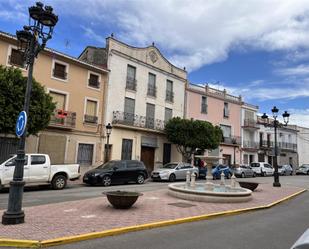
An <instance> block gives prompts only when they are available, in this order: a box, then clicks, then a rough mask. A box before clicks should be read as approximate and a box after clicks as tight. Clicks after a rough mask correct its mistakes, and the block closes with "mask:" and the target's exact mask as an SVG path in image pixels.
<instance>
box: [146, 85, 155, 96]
mask: <svg viewBox="0 0 309 249" xmlns="http://www.w3.org/2000/svg"><path fill="white" fill-rule="evenodd" d="M147 95H148V96H151V97H156V96H157V87H155V86H148V89H147Z"/></svg>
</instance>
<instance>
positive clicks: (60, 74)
mask: <svg viewBox="0 0 309 249" xmlns="http://www.w3.org/2000/svg"><path fill="white" fill-rule="evenodd" d="M53 76H54V77H56V78H59V79H63V80H66V79H67V76H68V74H67V72H65V71H63V70H56V69H54V70H53Z"/></svg>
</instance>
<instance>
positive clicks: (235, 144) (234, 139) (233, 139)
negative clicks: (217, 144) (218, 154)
mask: <svg viewBox="0 0 309 249" xmlns="http://www.w3.org/2000/svg"><path fill="white" fill-rule="evenodd" d="M232 144H233V145H234V147H233V148H234V159H233V168H234V169H235V168H236V154H235V150H236V146H237V141H236V138H232Z"/></svg>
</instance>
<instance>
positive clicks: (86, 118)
mask: <svg viewBox="0 0 309 249" xmlns="http://www.w3.org/2000/svg"><path fill="white" fill-rule="evenodd" d="M84 121H85V123H90V124H97V123H98V117H97V116H92V115H87V114H85V115H84Z"/></svg>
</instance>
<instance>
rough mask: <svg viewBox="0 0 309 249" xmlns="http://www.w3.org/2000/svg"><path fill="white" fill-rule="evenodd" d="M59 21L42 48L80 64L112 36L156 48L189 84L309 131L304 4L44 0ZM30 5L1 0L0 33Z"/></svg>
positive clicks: (308, 28) (286, 0)
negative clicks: (285, 113) (203, 86)
mask: <svg viewBox="0 0 309 249" xmlns="http://www.w3.org/2000/svg"><path fill="white" fill-rule="evenodd" d="M42 2H43V3H44V4H46V5H51V6H52V7H53V8H54V12H55V13H56V14H57V15H58V16H59V22H58V23H57V26H56V27H55V32H54V34H53V38H52V39H51V40H50V41H49V42H48V47H50V48H53V49H56V50H58V51H60V52H63V53H66V54H69V55H71V56H76V57H77V56H79V54H80V53H81V52H82V51H83V49H84V48H85V47H86V46H88V45H92V46H98V47H105V38H106V37H108V36H110V35H111V33H113V34H114V37H115V38H116V39H118V40H121V41H123V42H125V43H127V44H129V45H132V46H137V47H146V46H149V45H151V44H152V42H154V43H155V46H156V47H157V48H158V49H160V51H161V52H162V53H163V54H164V56H165V57H166V58H167V59H168V60H169V61H170V62H172V63H173V64H174V65H176V66H178V67H180V68H183V67H186V70H187V71H188V79H189V81H190V82H191V83H194V84H206V83H208V84H209V85H210V86H211V87H214V88H217V89H221V90H223V89H226V90H227V91H228V92H229V93H231V94H233V95H236V96H238V95H241V96H242V97H243V99H244V100H245V102H247V103H250V104H254V105H258V106H259V113H264V112H266V113H267V114H268V115H269V116H271V115H272V114H271V109H272V107H273V106H274V105H275V106H277V107H278V108H279V110H280V111H279V115H281V114H282V113H283V111H285V110H287V111H288V112H289V113H290V114H291V116H290V123H291V124H297V125H300V126H305V127H309V0H194V1H192V0H156V1H149V0H70V1H69V0H47V1H42ZM34 4H35V1H28V0H23V1H21V0H0V30H1V31H4V32H8V33H11V34H15V32H16V30H19V29H22V27H23V25H26V24H27V23H28V7H29V6H32V5H34Z"/></svg>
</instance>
